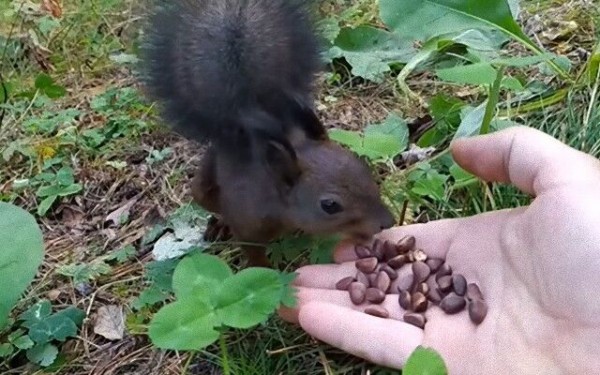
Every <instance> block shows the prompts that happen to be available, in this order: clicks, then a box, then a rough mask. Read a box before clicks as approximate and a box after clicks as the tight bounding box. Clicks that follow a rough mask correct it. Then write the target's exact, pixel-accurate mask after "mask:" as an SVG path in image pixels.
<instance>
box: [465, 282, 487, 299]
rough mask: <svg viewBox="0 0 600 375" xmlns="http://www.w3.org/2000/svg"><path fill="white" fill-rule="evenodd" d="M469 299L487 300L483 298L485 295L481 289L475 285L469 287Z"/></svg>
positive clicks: (471, 284)
mask: <svg viewBox="0 0 600 375" xmlns="http://www.w3.org/2000/svg"><path fill="white" fill-rule="evenodd" d="M467 298H468V299H470V300H482V301H483V300H485V298H483V293H481V290H480V289H479V286H477V284H475V283H470V284H469V285H467Z"/></svg>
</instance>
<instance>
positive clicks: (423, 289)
mask: <svg viewBox="0 0 600 375" xmlns="http://www.w3.org/2000/svg"><path fill="white" fill-rule="evenodd" d="M416 291H417V292H419V293H421V294H423V295H425V296H426V295H427V294H429V284H427V283H420V284H418V285H417V288H416Z"/></svg>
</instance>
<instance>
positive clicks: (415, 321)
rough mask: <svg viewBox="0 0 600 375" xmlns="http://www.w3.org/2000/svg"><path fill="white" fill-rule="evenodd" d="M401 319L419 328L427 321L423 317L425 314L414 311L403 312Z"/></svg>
mask: <svg viewBox="0 0 600 375" xmlns="http://www.w3.org/2000/svg"><path fill="white" fill-rule="evenodd" d="M403 319H404V322H406V323H408V324H412V325H413V326H417V327H419V328H424V327H425V323H426V322H427V319H425V315H423V314H418V313H414V312H409V313H406V314H404V317H403Z"/></svg>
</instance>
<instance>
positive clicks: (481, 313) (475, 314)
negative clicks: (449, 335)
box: [469, 299, 488, 325]
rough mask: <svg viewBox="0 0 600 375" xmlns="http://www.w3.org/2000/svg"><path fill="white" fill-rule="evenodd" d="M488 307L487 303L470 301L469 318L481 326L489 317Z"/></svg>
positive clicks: (477, 300) (478, 300)
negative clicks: (486, 317)
mask: <svg viewBox="0 0 600 375" xmlns="http://www.w3.org/2000/svg"><path fill="white" fill-rule="evenodd" d="M487 312H488V307H487V303H485V301H483V300H480V299H476V300H472V301H469V318H470V319H471V321H472V322H473V323H475V324H476V325H479V324H481V322H483V320H484V319H485V316H486V315H487Z"/></svg>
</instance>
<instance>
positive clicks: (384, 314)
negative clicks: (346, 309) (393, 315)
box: [365, 305, 390, 319]
mask: <svg viewBox="0 0 600 375" xmlns="http://www.w3.org/2000/svg"><path fill="white" fill-rule="evenodd" d="M365 313H367V314H369V315H373V316H376V317H378V318H384V319H386V318H389V316H390V313H389V312H388V311H387V310H386V309H385V308H384V307H382V306H378V305H373V306H369V307H367V308H366V309H365Z"/></svg>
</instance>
